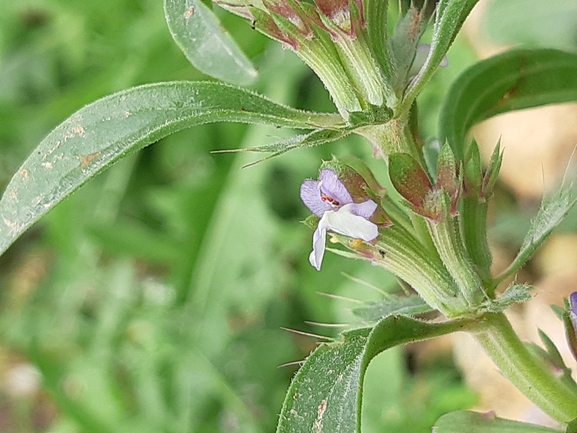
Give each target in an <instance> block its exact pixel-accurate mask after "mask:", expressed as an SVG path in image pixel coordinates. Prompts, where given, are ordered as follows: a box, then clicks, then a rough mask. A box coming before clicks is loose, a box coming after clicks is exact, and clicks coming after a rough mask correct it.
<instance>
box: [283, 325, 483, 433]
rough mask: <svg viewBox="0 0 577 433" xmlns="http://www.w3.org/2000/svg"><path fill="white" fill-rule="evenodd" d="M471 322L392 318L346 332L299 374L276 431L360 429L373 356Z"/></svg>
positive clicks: (322, 348) (345, 432) (320, 350)
mask: <svg viewBox="0 0 577 433" xmlns="http://www.w3.org/2000/svg"><path fill="white" fill-rule="evenodd" d="M470 323H472V322H469V321H466V320H455V321H450V322H444V323H427V322H423V321H420V320H416V319H411V318H409V317H405V316H389V317H387V318H385V319H383V320H381V321H380V322H379V323H378V324H377V325H376V326H375V327H374V328H372V329H371V328H360V329H355V330H353V331H349V332H345V333H343V334H342V341H339V342H334V343H325V344H322V345H321V346H319V347H318V348H317V349H316V350H315V351H314V352H313V353H312V354H311V355H310V356H309V357H308V358H307V359H306V361H305V363H304V365H303V366H302V367H301V369H300V370H299V371H298V373H297V374H296V376H295V377H294V379H293V381H292V383H291V386H290V388H289V390H288V392H287V394H286V397H285V401H284V404H283V408H282V411H281V415H280V419H279V424H278V427H277V433H289V432H294V433H297V432H298V433H300V432H310V431H312V432H315V433H322V432H326V433H351V432H359V431H360V411H361V404H362V401H361V398H362V384H363V378H364V375H365V371H366V369H367V367H368V365H369V363H370V361H371V359H373V358H374V357H375V356H377V355H378V354H379V353H380V352H382V351H384V350H386V349H389V348H391V347H394V346H397V345H400V344H404V343H408V342H412V341H417V340H424V339H427V338H432V337H437V336H440V335H444V334H448V333H450V332H455V331H461V330H463V329H464V328H466V327H467V325H468V324H470Z"/></svg>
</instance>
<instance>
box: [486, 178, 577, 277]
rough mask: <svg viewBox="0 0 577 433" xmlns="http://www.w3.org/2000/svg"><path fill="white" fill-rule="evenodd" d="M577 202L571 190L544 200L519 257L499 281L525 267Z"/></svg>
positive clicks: (562, 190) (565, 189)
mask: <svg viewBox="0 0 577 433" xmlns="http://www.w3.org/2000/svg"><path fill="white" fill-rule="evenodd" d="M576 202H577V199H576V198H575V197H574V196H573V194H572V192H571V190H569V189H567V188H561V189H560V190H559V192H557V193H556V194H555V195H553V196H552V197H549V198H544V199H543V202H542V203H541V208H540V209H539V212H538V213H537V216H535V218H534V219H533V221H531V228H530V229H529V232H528V233H527V235H526V236H525V239H524V240H523V243H522V244H521V248H520V249H519V252H518V253H517V257H515V260H513V263H511V264H510V265H509V267H508V268H507V269H506V270H505V271H503V273H502V274H501V275H499V276H498V277H497V280H498V281H503V280H504V279H506V278H507V277H508V276H510V275H512V274H513V273H515V272H516V271H517V270H518V269H519V268H520V267H521V266H523V264H524V263H525V262H526V261H527V260H529V258H530V257H531V255H532V254H533V253H534V252H535V250H536V249H537V248H538V247H539V245H541V244H542V243H543V241H544V240H545V239H546V238H547V236H549V235H550V234H551V232H552V231H553V229H554V228H555V227H557V226H558V225H559V224H560V223H561V221H562V220H563V218H565V216H566V215H567V213H568V212H569V210H571V208H572V207H573V206H574V205H575V203H576Z"/></svg>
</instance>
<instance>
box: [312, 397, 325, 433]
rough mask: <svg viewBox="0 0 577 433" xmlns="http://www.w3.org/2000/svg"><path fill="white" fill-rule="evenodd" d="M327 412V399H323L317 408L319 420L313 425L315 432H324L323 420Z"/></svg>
mask: <svg viewBox="0 0 577 433" xmlns="http://www.w3.org/2000/svg"><path fill="white" fill-rule="evenodd" d="M326 411H327V399H326V398H325V399H323V400H322V401H321V404H319V407H317V419H315V422H314V423H313V432H315V433H320V432H322V431H323V418H324V416H325V412H326Z"/></svg>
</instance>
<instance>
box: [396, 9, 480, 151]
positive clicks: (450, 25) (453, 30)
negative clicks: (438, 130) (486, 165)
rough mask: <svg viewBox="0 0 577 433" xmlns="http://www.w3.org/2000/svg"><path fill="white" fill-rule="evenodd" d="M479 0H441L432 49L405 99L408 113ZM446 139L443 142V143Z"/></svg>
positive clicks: (434, 26)
mask: <svg viewBox="0 0 577 433" xmlns="http://www.w3.org/2000/svg"><path fill="white" fill-rule="evenodd" d="M478 1H479V0H440V1H439V3H438V4H437V11H436V17H435V23H434V25H433V39H432V41H431V49H430V51H429V55H428V56H427V60H425V64H424V65H423V67H422V68H421V70H420V71H419V73H418V74H417V76H416V77H415V78H414V79H413V81H411V84H410V85H409V87H408V88H407V91H406V92H405V97H404V98H403V106H404V111H405V112H408V111H409V110H410V108H411V106H412V105H413V102H414V101H415V99H416V97H417V96H418V95H419V93H420V92H421V90H422V89H423V87H424V86H425V84H427V82H428V81H429V80H430V79H431V77H432V76H433V73H434V72H435V71H436V69H437V68H438V67H439V65H440V64H441V61H442V60H443V57H445V54H447V51H448V50H449V47H450V46H451V44H452V43H453V41H454V40H455V37H456V36H457V33H458V32H459V30H460V29H461V26H462V25H463V23H464V22H465V18H467V16H468V15H469V13H470V12H471V10H472V9H473V7H474V6H475V5H476V4H477V2H478ZM443 141H444V139H442V140H441V142H443Z"/></svg>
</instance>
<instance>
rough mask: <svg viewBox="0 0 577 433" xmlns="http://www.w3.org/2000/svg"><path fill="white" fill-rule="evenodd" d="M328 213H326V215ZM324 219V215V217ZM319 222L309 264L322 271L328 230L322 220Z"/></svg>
mask: <svg viewBox="0 0 577 433" xmlns="http://www.w3.org/2000/svg"><path fill="white" fill-rule="evenodd" d="M327 213H328V212H325V215H326V214H327ZM323 218H324V215H323ZM323 218H321V221H319V226H318V227H317V229H316V230H315V233H314V235H313V251H312V252H311V254H310V255H309V262H310V263H311V265H312V266H313V267H314V268H315V269H316V270H317V271H320V270H321V264H322V263H323V257H324V255H325V244H326V241H327V229H326V228H325V227H324V224H322V223H321V222H322V219H323Z"/></svg>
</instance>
